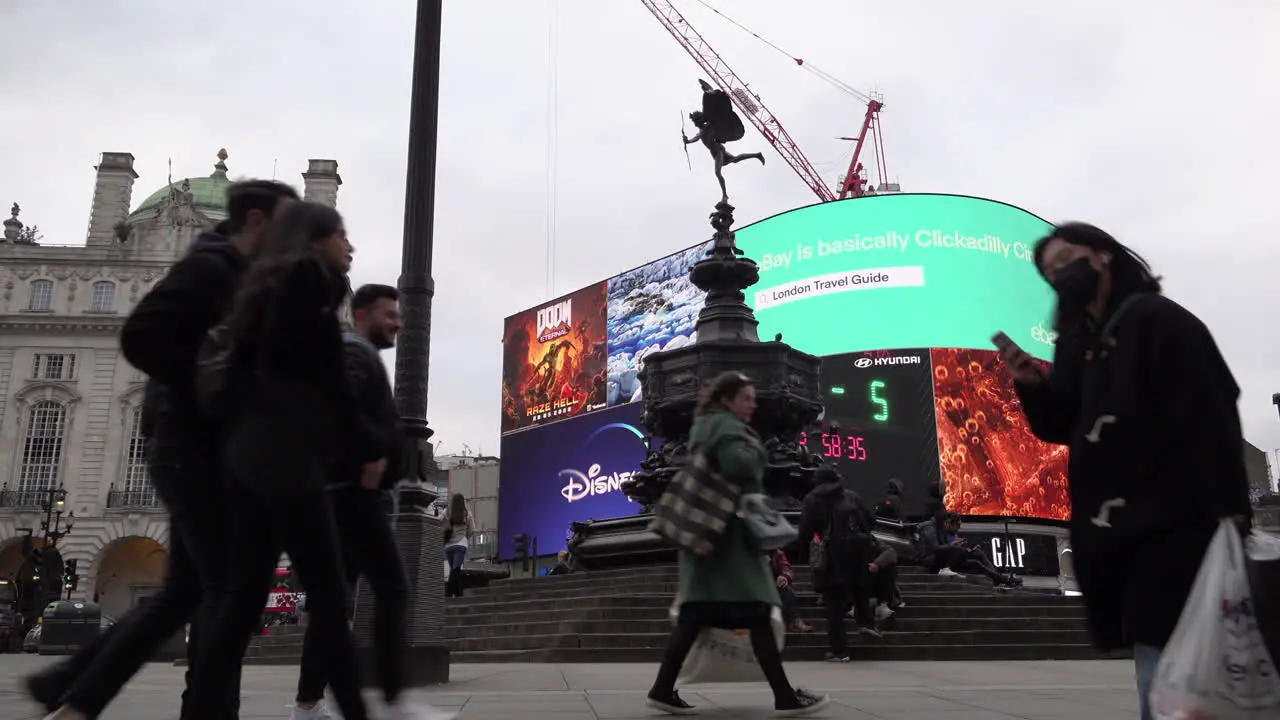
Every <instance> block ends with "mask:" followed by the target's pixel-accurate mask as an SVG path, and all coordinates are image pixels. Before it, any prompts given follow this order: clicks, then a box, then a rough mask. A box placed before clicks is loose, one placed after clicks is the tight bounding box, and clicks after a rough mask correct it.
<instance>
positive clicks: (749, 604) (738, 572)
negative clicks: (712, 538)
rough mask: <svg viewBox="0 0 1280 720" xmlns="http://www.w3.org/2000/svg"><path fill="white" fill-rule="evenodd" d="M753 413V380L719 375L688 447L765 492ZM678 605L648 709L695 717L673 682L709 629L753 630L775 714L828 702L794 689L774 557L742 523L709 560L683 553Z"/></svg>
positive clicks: (803, 711) (733, 524) (701, 401)
mask: <svg viewBox="0 0 1280 720" xmlns="http://www.w3.org/2000/svg"><path fill="white" fill-rule="evenodd" d="M755 410H756V389H755V386H754V385H752V383H751V380H750V378H748V377H747V376H746V375H743V374H742V373H740V372H726V373H721V374H720V375H718V376H716V377H715V379H713V380H712V381H711V382H710V383H708V384H707V385H706V387H704V388H703V389H702V393H701V395H699V397H698V406H697V408H696V409H695V410H694V420H693V428H692V429H691V430H690V431H689V445H690V447H691V448H692V449H695V450H700V451H702V452H705V453H706V454H707V455H708V457H709V458H710V459H711V460H712V461H713V462H714V463H715V466H716V467H717V468H719V471H720V473H721V475H723V476H724V479H725V480H727V481H728V482H731V483H733V484H735V485H738V486H739V487H741V488H742V491H743V492H744V493H760V492H764V469H765V464H766V457H765V450H764V447H763V446H762V445H761V444H760V437H759V436H758V435H757V434H756V432H755V430H753V429H752V428H751V426H750V425H748V424H747V423H749V422H750V421H751V416H752V415H753V414H754V413H755ZM680 600H681V605H680V609H679V613H680V614H679V617H678V618H677V620H676V627H675V630H674V631H672V633H671V637H670V639H668V640H667V649H666V651H665V652H664V653H663V655H662V665H661V666H660V667H659V668H658V677H657V678H655V679H654V681H653V687H652V688H651V689H650V690H649V697H648V700H647V702H646V704H647V705H648V706H649V707H651V708H655V709H657V710H661V711H663V712H666V713H669V714H672V715H690V714H693V713H694V708H693V706H692V705H690V704H689V703H687V702H685V701H684V700H683V699H681V697H680V695H679V693H677V692H676V680H677V678H678V677H679V675H680V668H681V666H682V665H684V661H685V658H686V657H688V655H689V651H690V650H692V649H693V643H694V642H695V641H696V640H697V639H698V635H699V634H700V633H701V632H702V630H703V629H704V628H725V629H733V630H739V629H745V630H747V631H749V632H750V634H751V649H752V651H753V652H754V653H755V656H756V660H757V661H758V662H759V663H760V669H761V670H763V671H764V676H765V678H766V679H767V680H768V681H769V687H770V688H771V689H772V690H773V704H774V709H775V710H777V711H778V715H780V716H787V717H792V716H799V715H809V714H811V713H815V712H818V711H819V710H820V709H822V708H823V707H824V706H825V705H826V704H827V701H828V698H827V696H825V695H814V694H812V693H809V692H806V691H804V690H797V689H794V688H792V687H791V683H790V682H789V681H788V680H787V673H786V671H785V670H783V669H782V653H780V652H779V651H778V646H777V644H776V640H775V639H774V637H773V624H772V622H771V619H770V618H771V615H772V613H773V609H774V608H775V607H781V605H782V601H781V600H780V599H779V597H778V588H777V582H776V578H775V577H774V574H773V571H772V569H771V568H770V564H769V558H768V557H766V556H765V555H764V554H762V553H761V552H760V551H759V550H758V549H757V548H756V547H755V545H754V543H753V542H752V541H751V538H750V537H749V535H748V534H747V528H746V527H745V525H744V522H743V521H742V520H741V519H735V520H733V521H730V523H729V526H728V527H727V528H726V529H725V533H724V535H723V536H722V537H721V538H720V540H719V542H718V543H717V545H716V548H715V551H714V552H712V553H711V554H710V555H708V556H706V557H695V556H693V555H691V554H689V553H685V552H682V553H680Z"/></svg>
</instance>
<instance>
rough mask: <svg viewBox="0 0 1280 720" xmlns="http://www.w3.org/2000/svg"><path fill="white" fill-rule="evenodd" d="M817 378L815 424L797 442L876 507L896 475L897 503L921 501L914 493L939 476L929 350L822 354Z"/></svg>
mask: <svg viewBox="0 0 1280 720" xmlns="http://www.w3.org/2000/svg"><path fill="white" fill-rule="evenodd" d="M819 379H820V382H821V384H822V393H823V408H824V412H823V417H822V421H821V422H822V426H821V428H820V429H819V428H814V429H813V430H812V431H811V432H809V433H808V434H805V435H802V436H801V438H800V442H801V444H802V445H805V446H806V447H807V448H808V450H809V452H810V453H811V454H813V455H816V456H818V457H821V458H822V459H823V460H824V461H825V462H826V463H828V464H831V465H833V466H835V467H836V468H838V469H839V470H840V472H841V474H842V475H843V476H844V480H845V483H846V484H847V485H848V486H849V487H851V488H853V490H854V491H855V492H857V493H858V494H859V495H861V496H863V497H865V498H866V499H867V500H868V502H872V503H874V502H879V500H880V499H881V498H882V497H883V496H884V492H885V488H886V486H887V484H888V480H889V478H890V477H896V478H897V479H899V480H901V481H902V483H903V485H904V486H906V488H907V491H906V493H907V495H906V497H904V500H906V501H907V502H908V504H909V505H910V506H918V505H919V504H923V502H924V495H923V491H922V490H921V488H923V487H925V486H926V485H927V484H928V483H937V482H938V476H939V470H938V428H937V424H936V422H935V418H934V402H933V365H932V363H931V361H930V355H929V351H928V350H925V349H918V350H915V349H912V350H888V351H875V352H858V353H848V354H844V355H832V356H828V357H825V358H823V359H822V370H821V373H820V378H819Z"/></svg>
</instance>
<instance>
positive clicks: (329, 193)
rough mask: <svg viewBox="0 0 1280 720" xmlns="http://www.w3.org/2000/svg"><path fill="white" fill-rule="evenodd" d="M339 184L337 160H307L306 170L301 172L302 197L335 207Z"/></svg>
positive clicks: (340, 180) (340, 181)
mask: <svg viewBox="0 0 1280 720" xmlns="http://www.w3.org/2000/svg"><path fill="white" fill-rule="evenodd" d="M341 184H342V178H341V177H339V175H338V161H337V160H308V161H307V171H306V172H304V173H302V188H303V189H302V199H303V200H306V201H308V202H318V203H323V204H325V205H328V206H329V207H337V206H338V186H339V185H341Z"/></svg>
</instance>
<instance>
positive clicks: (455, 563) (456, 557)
mask: <svg viewBox="0 0 1280 720" xmlns="http://www.w3.org/2000/svg"><path fill="white" fill-rule="evenodd" d="M444 559H445V560H448V561H449V569H450V570H457V569H458V568H460V567H462V563H464V562H466V560H467V549H466V548H465V547H463V546H462V545H450V546H449V547H447V548H445V549H444Z"/></svg>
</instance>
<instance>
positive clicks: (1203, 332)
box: [995, 223, 1250, 718]
mask: <svg viewBox="0 0 1280 720" xmlns="http://www.w3.org/2000/svg"><path fill="white" fill-rule="evenodd" d="M1034 258H1035V263H1036V268H1037V269H1038V270H1039V272H1040V275H1041V276H1042V277H1043V278H1044V279H1045V281H1046V282H1048V283H1049V284H1050V285H1051V286H1052V287H1053V290H1054V292H1055V293H1056V295H1057V307H1056V310H1055V321H1054V326H1055V327H1054V329H1055V330H1056V331H1057V332H1058V333H1059V337H1058V341H1057V344H1056V347H1055V351H1054V358H1053V366H1052V369H1051V370H1050V371H1049V372H1044V371H1042V370H1041V369H1040V368H1039V367H1038V366H1037V364H1036V363H1035V361H1034V360H1033V359H1032V358H1031V356H1030V355H1029V354H1028V353H1027V352H1025V351H1024V350H1022V348H1020V347H1018V346H1017V344H1016V343H1014V342H1013V341H1012V340H1008V338H1004V339H1003V340H1001V339H1000V336H997V339H996V340H995V342H996V343H997V346H998V347H999V349H1000V356H1001V358H1002V359H1003V361H1004V363H1005V365H1006V366H1007V367H1008V368H1009V372H1010V374H1011V375H1012V376H1013V379H1014V385H1015V388H1016V389H1017V393H1018V397H1019V398H1020V399H1021V401H1022V410H1023V412H1024V413H1025V414H1026V417H1027V422H1028V423H1029V424H1030V426H1031V430H1032V432H1034V433H1035V434H1036V435H1037V436H1038V437H1039V438H1040V439H1041V440H1044V441H1046V442H1051V443H1057V444H1061V445H1067V446H1069V447H1070V448H1071V458H1070V461H1069V465H1068V469H1067V474H1068V478H1069V480H1070V483H1071V516H1072V517H1071V544H1072V550H1073V553H1074V558H1075V571H1076V580H1077V582H1078V583H1079V585H1080V591H1081V593H1082V595H1083V596H1084V601H1085V605H1086V607H1087V609H1088V615H1089V620H1090V625H1091V627H1092V631H1093V636H1094V641H1095V642H1096V643H1097V644H1098V645H1099V646H1100V647H1102V648H1103V649H1116V648H1122V647H1131V648H1133V651H1134V658H1135V661H1136V664H1137V680H1138V689H1139V693H1140V704H1141V710H1142V717H1143V718H1150V717H1151V710H1150V708H1149V707H1148V695H1149V691H1150V686H1151V680H1152V676H1153V675H1154V673H1155V669H1156V665H1157V663H1158V661H1159V659H1160V654H1161V649H1162V648H1163V647H1164V646H1165V644H1166V643H1167V642H1168V640H1169V638H1170V636H1171V635H1172V634H1173V630H1174V627H1175V626H1176V625H1177V623H1178V617H1179V615H1180V614H1181V612H1182V606H1183V605H1184V604H1185V603H1186V600H1187V596H1188V595H1189V594H1190V592H1191V588H1192V585H1193V584H1194V583H1195V578H1196V573H1197V571H1198V569H1199V567H1200V562H1201V559H1202V558H1203V556H1204V553H1205V551H1206V549H1207V548H1208V546H1209V541H1210V540H1211V538H1212V537H1213V535H1214V533H1215V532H1216V530H1217V527H1218V521H1219V519H1220V518H1224V517H1238V518H1239V520H1240V522H1241V523H1244V522H1245V518H1247V517H1248V516H1249V514H1250V506H1249V490H1248V487H1249V486H1248V480H1247V477H1246V475H1245V466H1244V453H1243V433H1242V431H1241V427H1240V416H1239V413H1238V412H1237V410H1236V401H1237V399H1238V398H1239V396H1240V388H1239V386H1238V385H1236V382H1235V379H1234V378H1233V377H1232V375H1231V371H1230V369H1229V368H1228V367H1227V364H1226V361H1225V360H1223V358H1222V354H1221V353H1220V352H1219V351H1218V347H1217V345H1216V344H1215V343H1214V340H1213V336H1212V335H1211V334H1210V332H1209V329H1208V328H1207V327H1205V325H1204V323H1203V322H1201V321H1200V319H1199V318H1197V317H1196V316H1195V315H1193V314H1192V313H1191V312H1190V311H1188V310H1187V309H1186V308H1183V307H1182V306H1181V305H1178V304H1177V303H1175V302H1174V301H1172V300H1170V299H1168V298H1166V297H1165V296H1164V295H1162V294H1161V289H1160V282H1159V280H1158V278H1157V277H1156V276H1155V275H1154V274H1153V273H1152V271H1151V268H1150V266H1149V265H1148V264H1147V262H1146V261H1145V260H1143V259H1142V258H1141V257H1140V256H1139V255H1138V254H1137V253H1135V252H1134V251H1133V250H1130V249H1129V248H1127V247H1125V246H1124V245H1122V244H1120V242H1118V241H1117V240H1116V239H1115V238H1114V237H1112V236H1111V235H1109V234H1107V233H1106V232H1104V231H1103V230H1101V229H1099V228H1097V227H1094V226H1092V225H1087V224H1084V223H1067V224H1064V225H1059V226H1057V227H1055V228H1054V229H1053V231H1052V232H1051V233H1049V234H1048V235H1046V236H1045V237H1043V238H1041V239H1040V240H1039V241H1038V242H1037V243H1036V245H1035V251H1034Z"/></svg>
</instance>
